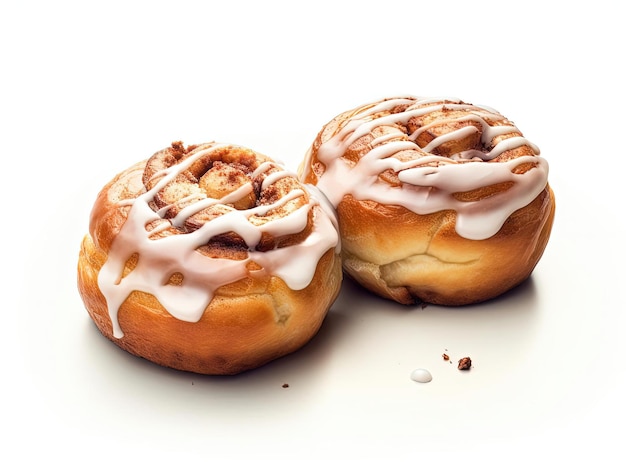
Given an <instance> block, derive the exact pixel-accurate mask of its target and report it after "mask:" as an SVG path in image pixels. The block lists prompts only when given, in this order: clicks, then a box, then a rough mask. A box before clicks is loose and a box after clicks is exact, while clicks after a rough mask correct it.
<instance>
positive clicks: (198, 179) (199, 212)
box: [78, 142, 342, 374]
mask: <svg viewBox="0 0 626 475" xmlns="http://www.w3.org/2000/svg"><path fill="white" fill-rule="evenodd" d="M339 244H340V240H339V237H338V232H337V228H336V219H335V216H334V210H333V209H332V207H330V206H328V204H327V203H326V201H325V200H324V198H323V197H322V196H320V195H319V194H318V193H317V190H315V189H314V188H313V187H310V186H307V185H304V184H302V183H301V182H300V181H299V180H298V178H297V176H296V175H295V174H294V173H292V172H289V171H287V170H285V169H284V168H283V167H282V166H281V165H279V164H278V163H277V162H275V161H273V160H272V159H270V158H269V157H267V156H264V155H262V154H259V153H257V152H254V151H252V150H249V149H247V148H244V147H239V146H236V145H231V144H219V143H214V142H212V143H206V144H201V145H196V146H189V147H186V146H184V145H183V144H182V143H180V142H175V143H173V144H172V146H171V147H168V148H166V149H164V150H162V151H159V152H157V153H156V154H154V155H153V156H152V157H151V158H150V159H148V160H147V161H143V162H140V163H138V164H136V165H134V166H132V167H130V168H128V169H127V170H125V171H123V172H121V173H120V174H119V175H117V176H116V177H115V178H114V179H113V180H111V181H110V182H109V183H108V184H107V185H106V186H105V187H104V188H103V189H102V191H101V192H100V193H99V195H98V197H97V199H96V202H95V204H94V207H93V210H92V213H91V218H90V225H89V234H88V235H86V236H85V237H84V239H83V241H82V246H81V249H80V254H79V261H78V288H79V291H80V294H81V296H82V299H83V301H84V304H85V307H86V309H87V311H88V313H89V315H90V316H91V318H92V319H93V321H94V322H95V324H96V325H97V327H98V328H99V330H100V331H101V332H102V333H103V334H104V335H105V336H106V337H107V338H109V339H110V340H112V341H113V342H115V343H116V344H117V345H118V346H120V347H121V348H123V349H124V350H126V351H128V352H130V353H132V354H134V355H137V356H140V357H143V358H145V359H148V360H150V361H153V362H155V363H157V364H160V365H163V366H167V367H171V368H175V369H179V370H184V371H191V372H195V373H203V374H235V373H239V372H242V371H245V370H249V369H253V368H256V367H259V366H261V365H263V364H265V363H267V362H269V361H271V360H274V359H276V358H279V357H281V356H284V355H286V354H288V353H291V352H293V351H295V350H297V349H298V348H300V347H302V346H303V345H304V344H305V343H307V342H308V341H309V340H310V339H311V338H312V337H313V336H314V335H315V334H316V332H317V331H318V329H319V328H320V325H321V324H322V322H323V320H324V317H325V316H326V314H327V312H328V310H329V308H330V306H331V305H332V303H333V301H334V300H335V298H336V297H337V294H338V292H339V288H340V285H341V279H342V271H341V260H340V255H339Z"/></svg>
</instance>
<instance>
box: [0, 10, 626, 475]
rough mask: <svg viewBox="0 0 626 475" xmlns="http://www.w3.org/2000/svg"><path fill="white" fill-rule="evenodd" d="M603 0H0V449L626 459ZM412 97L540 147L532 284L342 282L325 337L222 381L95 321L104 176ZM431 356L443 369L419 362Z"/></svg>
mask: <svg viewBox="0 0 626 475" xmlns="http://www.w3.org/2000/svg"><path fill="white" fill-rule="evenodd" d="M553 3H557V2H553ZM612 4H613V3H611V2H608V1H602V0H600V1H595V2H593V5H586V4H584V3H582V2H569V3H567V4H565V3H564V4H563V5H567V7H563V8H561V7H559V8H557V7H552V6H550V5H551V3H550V2H532V1H529V2H518V3H517V4H516V5H518V6H508V4H505V3H503V2H495V1H494V2H481V1H473V2H455V1H441V2H436V1H430V2H418V1H416V0H413V1H394V2H381V1H377V2H370V1H362V2H354V3H351V2H341V1H338V0H337V1H333V2H325V1H315V2H308V3H303V2H291V3H288V2H275V1H269V0H268V1H265V2H248V1H239V2H185V1H179V2H161V1H154V2H132V1H128V2H117V1H109V2H69V1H56V2H43V1H41V2H36V1H31V2H28V1H24V2H20V3H19V6H18V2H4V3H3V4H2V6H1V7H0V61H1V64H2V69H1V71H0V138H1V139H2V141H1V142H2V145H1V147H0V150H1V152H0V153H1V154H2V172H3V175H2V187H0V193H1V196H0V197H1V199H2V201H1V203H2V206H3V226H4V229H3V232H2V235H1V237H0V239H2V243H1V244H2V245H1V246H0V252H2V255H1V258H2V274H3V276H4V282H5V283H4V284H3V286H2V289H3V290H2V295H3V302H4V311H3V312H2V326H1V330H2V343H1V345H0V348H1V351H2V353H1V358H2V363H3V365H2V366H3V371H2V381H3V383H2V389H1V392H2V395H3V402H2V405H1V406H0V407H1V408H2V413H1V417H2V420H1V422H0V431H1V432H2V435H3V436H5V437H4V439H5V441H4V442H2V445H0V452H1V454H2V456H1V457H0V465H5V464H6V466H7V467H13V468H12V469H11V471H10V472H6V471H5V470H4V469H2V471H3V472H5V473H21V472H28V473H33V472H31V471H32V470H33V469H43V468H44V467H52V468H59V469H68V468H69V469H71V468H77V469H80V470H81V472H80V473H99V472H107V471H111V470H115V471H117V472H122V473H126V472H128V471H131V470H133V469H134V470H137V473H148V470H150V471H152V472H153V473H160V472H163V473H166V472H167V473H172V472H173V471H175V470H176V473H184V472H182V470H185V471H186V472H189V471H190V470H194V472H196V473H197V472H198V471H201V472H209V471H212V472H216V473H228V472H230V471H236V469H238V468H241V469H242V470H243V469H248V470H249V471H252V470H255V471H256V470H260V469H261V467H262V466H267V467H269V468H271V469H272V471H274V472H296V471H299V472H305V473H306V472H308V471H311V472H318V471H328V470H331V469H332V468H333V467H337V466H339V467H343V468H348V467H354V468H366V467H369V468H371V467H385V470H388V469H389V468H390V467H395V468H396V469H399V470H402V471H411V472H417V471H420V470H424V469H428V471H429V472H430V473H453V471H456V472H459V471H461V470H462V471H463V472H465V473H467V472H470V473H471V472H473V471H474V470H480V471H481V472H482V473H518V472H519V473H523V472H527V471H529V470H531V469H533V470H534V469H539V468H541V469H542V470H556V471H558V473H568V472H570V471H572V470H573V469H575V468H576V469H584V470H586V471H587V472H588V473H592V472H593V473H615V472H617V471H618V470H619V469H620V468H622V469H623V468H624V466H625V463H624V461H623V458H622V456H621V451H623V428H624V424H625V423H626V417H625V416H626V414H625V413H626V409H625V407H626V405H625V404H624V398H625V397H626V384H625V383H626V378H625V376H626V371H625V369H624V368H625V367H626V361H624V357H625V354H624V336H625V323H624V319H625V317H626V315H625V314H626V312H625V311H624V304H623V301H624V296H623V295H624V283H625V282H624V280H625V279H624V275H623V268H624V264H625V262H624V261H625V258H624V245H623V234H624V231H625V229H626V226H625V224H624V208H623V190H624V175H623V171H622V170H621V169H618V168H617V167H618V165H620V164H621V163H623V161H624V160H625V156H624V145H623V141H624V138H623V137H624V126H623V122H624V120H623V117H624V110H625V109H624V108H625V107H626V104H625V100H624V93H623V87H624V83H625V79H626V78H625V77H624V73H623V70H622V65H623V62H624V53H623V47H624V45H625V44H626V42H625V39H626V38H625V35H624V33H623V31H624V30H623V24H622V20H621V17H620V15H618V14H617V12H616V11H614V10H613V8H612V7H611V6H609V5H612ZM396 94H415V95H425V96H431V95H436V96H440V95H450V96H456V97H459V98H461V99H463V100H465V101H468V102H473V103H476V104H486V105H490V106H492V107H494V108H496V109H498V110H500V112H502V113H503V114H504V115H506V116H508V117H509V118H510V119H512V120H513V121H515V123H516V124H517V125H518V127H519V128H520V129H521V130H522V132H523V133H524V134H525V135H526V136H527V137H528V138H529V139H530V140H532V141H533V142H535V143H536V144H537V145H538V146H539V147H540V148H541V150H542V155H543V156H544V157H545V158H547V159H548V161H549V163H550V166H551V169H550V182H551V184H552V186H553V188H554V190H555V193H556V196H557V216H556V220H555V224H554V231H553V235H552V239H551V241H550V243H549V245H548V248H547V249H546V252H545V255H544V258H543V259H542V261H541V262H540V264H539V265H538V266H537V268H536V270H535V273H534V274H533V277H532V279H531V280H530V281H528V282H527V283H526V284H524V285H523V286H522V287H520V288H519V289H517V290H516V291H514V292H512V293H511V294H509V295H507V296H505V297H503V298H501V299H498V300H495V301H493V302H490V303H487V304H484V305H478V306H473V307H467V308H461V309H445V308H438V307H434V306H430V307H427V308H425V309H422V308H419V307H418V308H405V307H400V306H397V305H394V304H392V303H390V302H384V301H381V300H380V299H377V298H374V297H372V296H370V295H367V294H365V293H363V292H362V291H360V290H358V289H356V288H355V287H354V286H352V285H350V284H349V283H346V285H345V287H344V289H343V291H342V294H341V296H340V298H339V300H338V301H337V302H336V304H335V305H334V306H333V308H332V309H331V311H330V313H329V315H328V318H327V320H326V323H325V325H324V326H323V328H322V330H321V331H320V333H319V334H318V336H317V337H316V338H315V339H314V340H313V341H312V342H311V343H310V344H309V345H307V346H306V347H305V348H304V349H302V350H301V351H299V352H297V353H296V354H294V355H292V356H289V357H287V358H284V359H281V360H279V361H276V362H274V363H272V364H270V365H268V366H266V367H264V368H261V369H259V370H256V371H253V372H250V373H246V374H243V375H240V376H237V377H232V378H211V377H201V376H197V375H191V374H185V373H180V372H176V371H170V370H166V369H162V368H160V367H156V366H155V365H152V364H151V363H148V362H145V361H143V360H140V359H137V358H134V357H132V356H130V355H128V354H126V353H124V352H122V351H121V350H119V349H118V348H117V347H116V346H114V345H113V344H111V343H110V342H108V341H107V340H105V339H104V338H103V337H102V336H101V335H100V334H99V333H98V331H97V330H96V329H95V326H94V325H93V324H92V323H91V321H90V320H89V318H88V316H87V313H86V312H85V310H84V308H83V306H82V302H81V300H80V298H79V295H78V292H77V290H76V283H75V282H76V276H75V273H76V271H75V268H76V259H77V254H78V248H79V243H80V240H81V238H82V235H83V234H84V233H85V232H86V230H87V225H88V217H89V211H90V209H91V205H92V203H93V200H94V199H95V196H96V194H97V192H98V191H99V189H100V187H101V186H102V185H104V183H105V182H106V181H108V180H109V179H110V178H112V176H113V175H114V174H116V173H117V172H119V171H121V170H122V169H124V168H126V167H127V166H129V165H131V164H133V163H135V162H137V161H139V160H142V159H144V158H147V157H149V156H150V155H151V154H152V153H153V152H155V151H157V150H159V149H161V148H164V147H166V146H167V145H168V144H169V143H170V142H171V141H173V140H183V141H185V142H186V143H197V142H204V141H210V140H217V141H222V142H232V143H236V144H241V145H245V146H248V147H250V148H253V149H255V150H257V151H259V152H262V153H266V154H268V155H271V156H272V157H274V158H276V159H278V160H281V161H284V162H285V163H286V164H288V165H289V166H290V167H292V168H293V169H295V168H296V166H297V164H298V162H299V161H300V160H301V158H302V157H303V155H304V153H305V151H306V149H307V148H308V146H309V145H310V143H311V141H312V140H313V139H314V137H315V135H316V134H317V132H318V130H319V129H320V128H321V126H322V125H323V124H324V123H326V122H327V121H328V120H330V119H331V118H332V117H333V116H334V115H336V114H338V113H340V112H342V111H344V110H346V109H349V108H352V107H355V106H357V105H360V104H362V103H365V102H369V101H371V100H376V99H380V98H382V97H384V96H390V95H396ZM444 351H447V352H448V353H449V354H450V355H451V356H452V358H453V360H454V361H455V362H456V360H457V359H458V358H460V357H462V356H471V357H472V359H473V360H474V368H473V369H472V370H471V371H470V372H460V371H458V370H456V368H455V365H450V364H449V363H446V362H444V361H443V360H442V358H441V354H442V353H443V352H444ZM418 367H425V368H427V369H429V370H430V371H431V372H432V373H433V381H432V382H431V383H429V384H417V383H415V382H413V381H411V380H410V378H409V375H410V373H411V371H412V370H413V369H415V368H418ZM284 383H287V384H289V387H288V388H283V387H282V385H283V384H284ZM7 436H8V439H7ZM379 471H380V470H379Z"/></svg>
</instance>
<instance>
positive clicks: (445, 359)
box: [441, 353, 450, 361]
mask: <svg viewBox="0 0 626 475" xmlns="http://www.w3.org/2000/svg"><path fill="white" fill-rule="evenodd" d="M441 357H442V358H443V360H444V361H448V360H450V357H449V356H448V354H447V353H444V354H443V355H441Z"/></svg>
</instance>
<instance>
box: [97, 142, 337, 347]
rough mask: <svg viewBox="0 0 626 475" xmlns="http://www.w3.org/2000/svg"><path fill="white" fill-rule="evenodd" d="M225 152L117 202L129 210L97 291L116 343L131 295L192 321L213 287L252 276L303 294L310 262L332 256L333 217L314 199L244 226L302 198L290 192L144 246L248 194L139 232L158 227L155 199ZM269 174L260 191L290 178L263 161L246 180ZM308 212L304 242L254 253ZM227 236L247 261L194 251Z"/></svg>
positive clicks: (189, 209) (295, 228) (301, 223)
mask: <svg viewBox="0 0 626 475" xmlns="http://www.w3.org/2000/svg"><path fill="white" fill-rule="evenodd" d="M224 146H227V145H224V144H214V145H212V146H211V147H209V148H206V149H202V150H200V151H198V152H195V153H193V154H191V155H190V156H189V157H187V158H185V159H184V160H183V161H181V162H180V163H178V164H176V165H174V166H172V167H170V168H168V169H167V170H165V171H164V172H163V173H159V176H161V175H162V178H161V179H160V181H159V182H158V183H157V185H156V186H155V187H154V188H152V189H151V190H150V191H147V192H145V193H143V194H142V195H140V196H138V197H137V198H136V199H133V200H125V201H124V202H120V203H119V205H122V206H124V205H130V210H129V214H128V218H127V220H126V222H125V223H124V225H123V226H122V228H121V229H120V232H119V234H118V235H117V236H116V237H115V239H114V241H113V243H112V245H111V248H110V250H109V253H108V257H107V261H106V262H105V264H104V265H103V267H102V269H101V270H100V273H99V275H98V285H99V287H100V290H101V292H102V293H103V295H104V296H105V298H106V302H107V306H108V312H109V316H110V318H111V322H112V324H113V335H114V337H115V338H122V337H123V336H124V333H123V331H122V329H121V327H120V325H119V322H118V311H119V308H120V306H121V305H122V303H123V302H124V301H125V300H126V298H127V297H128V296H129V295H130V294H131V292H133V291H142V292H146V293H149V294H152V295H154V296H155V297H156V298H157V299H158V300H159V302H160V303H161V305H163V307H164V308H165V309H166V310H167V311H168V312H169V313H170V314H171V315H172V316H173V317H175V318H178V319H180V320H184V321H188V322H197V321H198V320H199V319H200V318H201V317H202V314H203V312H204V310H205V308H206V307H207V305H209V303H210V302H211V300H212V298H213V295H214V294H215V291H216V290H217V289H218V288H219V287H221V286H224V285H226V284H229V283H232V282H236V281H238V280H240V279H242V278H245V277H247V276H249V275H252V274H253V273H255V274H256V273H267V274H270V275H275V276H277V277H279V278H281V279H282V280H284V281H285V283H286V284H287V285H288V286H289V287H290V288H291V289H293V290H300V289H304V288H306V287H307V286H308V285H309V284H310V282H311V280H312V278H313V276H314V274H315V271H316V269H317V263H318V262H319V259H320V258H321V257H322V256H323V255H324V253H326V251H328V250H329V249H332V248H333V247H334V248H335V249H336V251H337V252H338V251H339V249H338V246H339V236H338V232H337V227H336V222H335V218H334V217H333V216H332V215H329V214H328V213H327V207H326V205H325V204H324V203H323V202H320V200H319V198H316V197H315V196H313V195H311V196H310V199H309V200H308V203H306V204H305V205H303V206H301V207H300V208H298V209H296V210H294V211H293V212H291V213H289V214H286V215H284V216H281V217H277V218H275V219H272V220H269V221H267V222H264V223H262V224H257V225H255V224H253V223H251V222H250V221H249V220H248V218H249V217H251V216H253V215H257V216H262V215H264V214H266V213H267V212H269V211H270V210H272V209H274V208H277V207H280V206H282V205H284V204H285V203H287V202H288V201H290V200H293V199H295V198H298V197H301V196H302V195H304V194H305V192H304V191H302V190H299V189H295V190H292V191H290V192H289V193H287V194H286V195H285V196H283V197H282V198H280V199H279V200H277V201H276V202H275V203H272V204H269V205H264V206H257V207H254V208H250V209H246V210H235V209H234V208H233V209H232V210H231V211H229V212H227V213H225V214H223V215H221V216H218V217H216V218H214V219H212V220H210V221H207V222H206V223H205V224H204V225H202V226H201V227H200V228H199V229H197V230H196V231H194V232H190V233H186V234H172V235H168V236H165V237H161V238H159V239H150V236H151V235H153V234H154V233H155V232H158V231H159V230H164V229H166V228H168V227H169V226H177V225H180V224H182V223H183V222H184V220H185V219H186V218H187V217H189V216H190V215H192V214H194V213H195V212H198V211H199V210H201V209H203V208H204V207H206V206H208V205H214V204H216V203H219V204H224V203H228V202H231V200H233V201H236V200H237V199H238V197H240V196H245V195H246V194H247V193H249V192H250V191H251V188H250V185H249V184H245V185H243V186H242V187H240V188H239V189H237V190H235V191H234V192H232V193H230V194H229V195H228V196H225V197H223V198H221V199H219V200H216V199H210V198H205V199H202V200H199V201H198V202H195V203H193V204H189V205H187V206H186V207H185V208H183V210H182V211H181V212H180V213H179V215H178V216H176V217H175V218H174V219H172V220H170V221H169V222H168V221H165V223H162V224H160V225H159V226H157V229H153V230H151V231H148V230H147V229H146V226H147V225H148V224H149V223H151V222H154V221H156V220H162V219H163V216H164V213H165V210H164V209H161V210H159V211H154V210H153V209H151V207H150V202H151V201H152V199H153V198H154V196H155V194H156V193H158V191H159V190H161V189H162V188H163V187H164V186H166V185H167V184H168V183H169V182H170V181H172V180H173V179H174V178H175V177H176V176H177V175H178V174H179V173H181V172H182V171H183V170H185V169H186V168H188V167H189V166H190V165H191V164H192V163H193V162H194V161H195V160H197V159H199V158H200V157H202V156H203V155H204V154H207V153H210V152H211V151H214V150H215V149H217V148H219V147H224ZM271 167H275V169H276V171H275V172H272V173H270V174H269V175H268V177H267V178H265V179H264V181H263V184H262V187H267V186H269V185H270V184H272V183H274V182H276V181H277V180H280V179H281V178H284V177H287V176H293V173H291V172H288V171H285V170H282V169H281V168H280V167H279V165H277V164H276V163H272V162H264V163H262V164H261V165H260V166H259V167H258V168H257V169H256V170H255V171H254V172H253V174H252V176H253V178H254V177H256V176H258V175H260V174H261V173H264V172H266V171H268V170H269V169H270V168H271ZM194 198H197V197H194ZM179 204H180V202H179ZM311 210H312V211H313V216H314V228H313V230H312V232H311V233H310V234H309V235H308V236H307V237H306V238H305V239H304V241H302V242H300V243H298V244H296V245H292V246H286V247H282V248H275V249H272V250H269V251H265V252H260V251H256V250H254V249H255V247H256V245H257V244H258V243H259V241H260V239H261V235H262V233H263V232H267V233H271V234H272V235H274V236H280V235H287V234H293V233H297V232H300V231H302V230H303V229H305V227H306V225H307V222H308V215H309V212H310V211H311ZM230 231H233V232H235V233H237V234H239V235H240V236H241V237H242V238H243V240H244V241H245V242H246V244H247V246H248V247H249V250H248V253H247V254H248V255H247V258H246V259H243V260H230V259H221V258H211V257H207V256H205V255H203V254H201V253H200V252H197V251H196V249H197V248H198V247H199V246H201V245H203V244H206V243H207V242H208V241H209V240H210V239H211V238H212V237H213V236H216V235H219V234H222V233H226V232H230ZM133 254H137V255H138V260H137V265H136V267H135V268H134V269H133V270H132V271H131V272H130V273H128V275H126V276H124V277H123V271H124V267H125V264H126V262H127V261H128V259H129V258H130V257H131V256H132V255H133ZM250 262H255V263H257V264H258V265H260V266H261V267H262V270H258V271H253V272H252V271H250V270H249V269H248V264H249V263H250ZM175 273H180V274H182V276H183V280H182V283H181V284H180V285H170V284H168V281H169V279H170V277H171V276H172V275H173V274H175Z"/></svg>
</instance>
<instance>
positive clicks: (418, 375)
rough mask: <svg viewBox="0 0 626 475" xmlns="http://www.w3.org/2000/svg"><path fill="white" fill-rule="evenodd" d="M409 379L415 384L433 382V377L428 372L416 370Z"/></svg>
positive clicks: (420, 369) (421, 369)
mask: <svg viewBox="0 0 626 475" xmlns="http://www.w3.org/2000/svg"><path fill="white" fill-rule="evenodd" d="M411 379H412V380H413V381H415V382H417V383H430V382H431V381H432V380H433V376H432V374H430V371H428V370H426V369H423V368H418V369H416V370H413V372H412V373H411Z"/></svg>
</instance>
